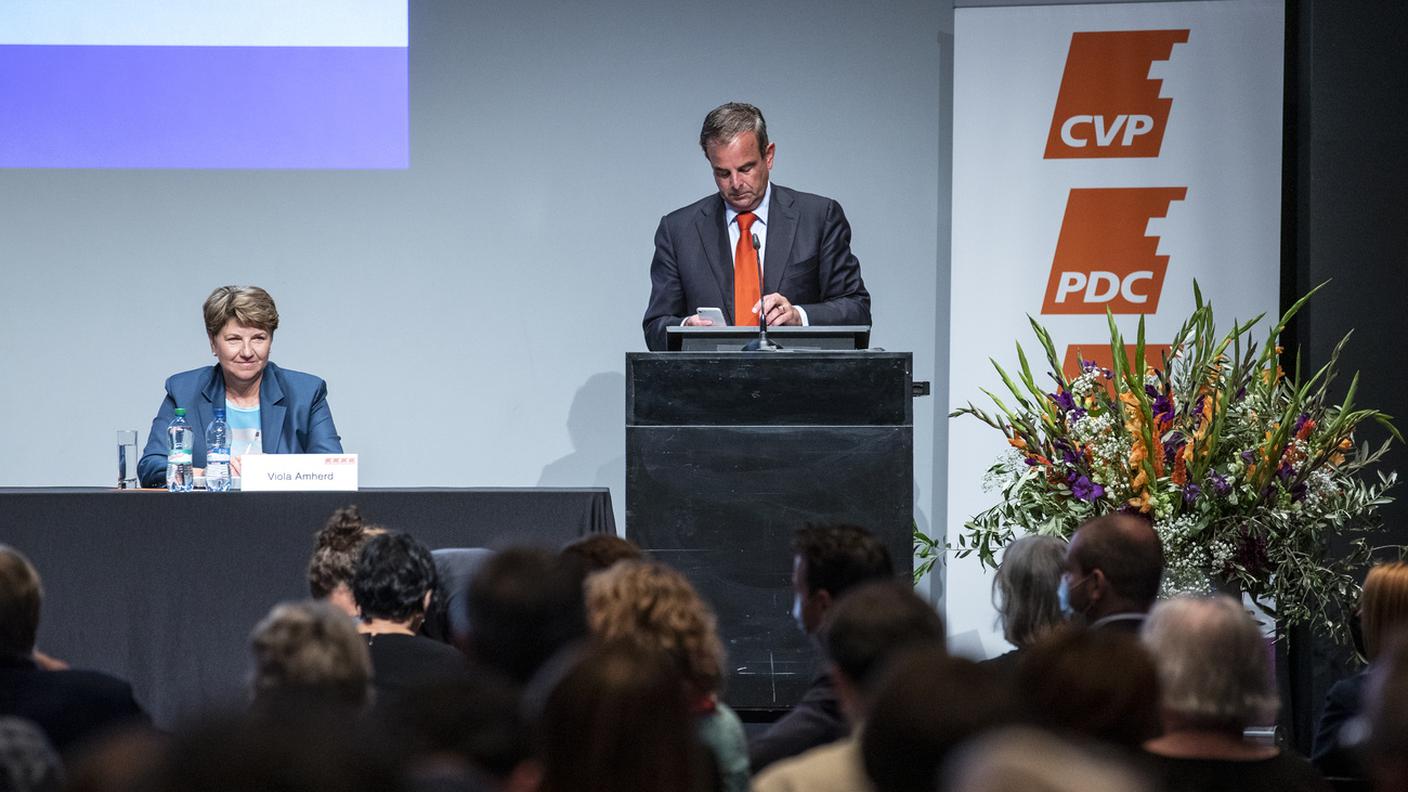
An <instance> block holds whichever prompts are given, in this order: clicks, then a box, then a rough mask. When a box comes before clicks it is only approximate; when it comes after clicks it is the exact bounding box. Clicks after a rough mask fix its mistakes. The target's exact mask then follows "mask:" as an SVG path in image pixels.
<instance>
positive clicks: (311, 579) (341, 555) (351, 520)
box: [308, 506, 386, 599]
mask: <svg viewBox="0 0 1408 792" xmlns="http://www.w3.org/2000/svg"><path fill="white" fill-rule="evenodd" d="M383 533H386V529H385V528H382V527H381V526H378V525H370V524H368V523H366V522H365V521H364V520H363V519H362V511H361V510H360V509H358V508H357V507H356V506H344V507H342V508H340V509H338V510H337V511H335V512H333V513H332V516H331V517H329V518H328V521H327V522H326V523H324V524H323V527H322V528H321V529H319V530H318V533H316V534H314V536H313V557H312V558H310V559H308V593H309V594H311V595H313V599H327V598H328V597H329V596H331V595H332V593H333V591H334V590H336V589H337V587H338V586H339V585H343V586H347V587H348V588H349V589H350V588H351V587H352V573H353V572H354V571H355V570H356V568H357V558H358V557H359V556H361V554H362V545H365V544H366V543H367V540H368V539H370V538H372V537H373V536H376V535H377V534H383Z"/></svg>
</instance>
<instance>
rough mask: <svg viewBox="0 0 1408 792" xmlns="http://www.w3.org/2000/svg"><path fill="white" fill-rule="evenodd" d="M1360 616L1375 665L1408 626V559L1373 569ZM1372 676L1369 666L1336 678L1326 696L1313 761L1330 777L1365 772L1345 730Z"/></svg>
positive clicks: (1368, 653) (1368, 656)
mask: <svg viewBox="0 0 1408 792" xmlns="http://www.w3.org/2000/svg"><path fill="white" fill-rule="evenodd" d="M1359 619H1360V624H1361V625H1362V627H1363V638H1364V656H1365V658H1366V659H1367V660H1368V661H1369V668H1370V669H1372V668H1373V665H1374V663H1375V661H1376V660H1377V659H1378V658H1379V656H1380V655H1382V654H1383V650H1384V647H1385V645H1386V643H1387V639H1388V637H1389V636H1390V635H1392V634H1393V633H1394V632H1395V631H1396V630H1399V629H1402V628H1404V627H1405V626H1408V564H1405V563H1403V562H1402V561H1395V562H1393V563H1389V564H1377V565H1375V566H1374V567H1372V568H1371V569H1370V570H1369V574H1368V576H1367V577H1366V578H1365V579H1364V590H1363V592H1361V593H1360V596H1359ZM1368 678H1369V669H1365V670H1364V671H1361V672H1359V673H1357V674H1355V675H1353V676H1351V677H1349V678H1348V679H1342V680H1340V681H1338V682H1336V683H1335V684H1334V685H1332V686H1331V687H1330V690H1329V692H1328V693H1327V694H1326V695H1325V709H1324V712H1323V713H1322V714H1321V716H1320V723H1319V724H1318V726H1317V727H1316V729H1315V741H1314V744H1313V748H1312V749H1311V752H1310V761H1311V763H1312V764H1314V765H1315V766H1316V767H1317V768H1318V769H1319V770H1320V772H1322V773H1324V774H1325V775H1327V776H1340V777H1356V778H1357V777H1362V776H1363V775H1364V768H1363V765H1362V763H1361V762H1360V760H1359V757H1358V755H1357V753H1356V752H1355V751H1354V750H1353V746H1351V745H1349V744H1348V743H1349V742H1350V741H1348V740H1345V739H1343V738H1342V737H1341V734H1340V732H1341V729H1342V728H1343V727H1344V726H1345V724H1347V723H1349V722H1350V721H1352V720H1353V719H1354V718H1355V717H1356V716H1357V715H1358V714H1359V711H1360V705H1361V702H1362V701H1363V698H1364V686H1365V683H1366V682H1367V681H1368Z"/></svg>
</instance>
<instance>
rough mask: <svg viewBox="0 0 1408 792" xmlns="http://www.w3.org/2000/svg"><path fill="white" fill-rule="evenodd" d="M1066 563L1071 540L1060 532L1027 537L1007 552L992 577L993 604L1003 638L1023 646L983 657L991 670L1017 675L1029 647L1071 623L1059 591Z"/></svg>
mask: <svg viewBox="0 0 1408 792" xmlns="http://www.w3.org/2000/svg"><path fill="white" fill-rule="evenodd" d="M1065 564H1066V542H1065V540H1064V539H1061V538H1060V537H1057V536H1042V535H1034V536H1023V537H1022V538H1020V539H1017V540H1015V541H1013V542H1012V543H1011V544H1009V545H1007V549H1005V550H1003V551H1002V563H1001V564H1000V565H999V566H998V567H997V574H996V575H995V576H993V579H992V603H993V606H994V607H995V608H997V614H998V618H1000V619H1001V620H1002V637H1003V638H1006V639H1007V642H1008V643H1010V644H1012V645H1013V646H1015V647H1017V648H1015V649H1013V650H1012V651H1010V652H1008V653H1006V654H1002V655H998V656H997V657H994V658H992V659H990V660H985V661H983V662H984V664H985V665H986V666H987V667H988V668H989V670H992V671H996V672H997V673H999V674H1002V675H1004V676H1006V677H1011V676H1012V675H1013V674H1015V673H1016V671H1017V662H1018V660H1019V659H1020V658H1021V656H1022V654H1023V653H1024V652H1025V651H1026V649H1027V648H1028V647H1030V646H1031V645H1032V644H1035V643H1036V642H1037V641H1038V640H1040V639H1041V638H1042V637H1043V636H1045V635H1047V634H1048V633H1050V632H1051V631H1052V630H1054V629H1056V628H1057V627H1060V626H1061V625H1062V624H1064V623H1065V617H1063V616H1062V615H1061V601H1060V597H1058V596H1057V594H1056V590H1057V588H1058V587H1059V586H1060V584H1061V573H1062V572H1063V571H1064V570H1065Z"/></svg>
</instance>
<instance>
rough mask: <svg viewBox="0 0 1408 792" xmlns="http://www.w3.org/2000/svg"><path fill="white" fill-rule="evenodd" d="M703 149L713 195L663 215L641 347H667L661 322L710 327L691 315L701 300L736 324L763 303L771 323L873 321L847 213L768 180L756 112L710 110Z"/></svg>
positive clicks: (744, 107)
mask: <svg viewBox="0 0 1408 792" xmlns="http://www.w3.org/2000/svg"><path fill="white" fill-rule="evenodd" d="M699 146H700V147H701V148H703V149H704V156H705V157H706V158H708V160H709V166H710V167H711V168H712V169H713V172H714V182H715V183H716V184H717V185H718V186H719V192H718V194H717V195H710V196H709V197H707V198H704V199H702V200H699V201H696V202H694V203H692V204H690V205H689V206H686V207H684V208H682V209H676V210H675V211H673V212H671V213H669V214H668V215H665V216H664V217H663V218H661V219H660V227H659V228H658V229H657V230H656V232H655V258H654V260H653V261H651V263H650V304H649V305H648V306H647V307H646V309H645V321H644V322H643V324H644V327H645V342H646V346H648V347H649V348H650V349H651V350H652V351H655V352H659V351H663V350H664V349H665V347H666V331H665V328H667V327H671V326H675V325H681V324H683V325H707V324H710V322H709V321H708V320H707V319H704V318H702V317H700V316H698V315H697V314H696V311H697V309H699V308H702V307H710V308H719V309H720V310H721V311H722V312H723V315H724V319H725V321H727V322H728V323H729V324H734V325H751V326H754V327H756V326H757V324H758V315H759V310H760V309H761V313H762V316H763V317H765V319H766V321H767V323H768V326H770V327H771V326H774V325H868V324H870V293H869V292H867V291H866V290H865V282H864V281H863V280H861V276H860V262H859V261H857V260H856V257H855V256H854V255H852V254H851V226H850V224H849V223H847V222H846V215H845V213H844V212H842V211H841V206H840V204H838V203H836V202H835V201H833V200H831V199H830V198H824V197H822V196H820V195H812V194H810V193H804V192H797V191H796V190H790V189H788V188H786V187H783V186H781V185H777V184H772V183H770V182H769V180H768V176H769V174H770V172H771V171H772V161H773V154H774V152H775V149H776V146H775V145H774V144H773V143H771V142H769V140H768V129H767V123H766V122H765V121H764V120H763V114H762V112H761V111H759V110H758V108H756V107H754V106H752V105H749V104H742V103H738V102H730V103H728V104H725V105H721V106H719V107H717V108H715V109H714V110H712V111H710V113H709V115H708V116H706V117H705V118H704V127H703V129H701V130H700V132H699ZM759 265H761V269H762V271H763V274H762V278H763V283H762V284H761V288H760V284H759V283H758V269H759Z"/></svg>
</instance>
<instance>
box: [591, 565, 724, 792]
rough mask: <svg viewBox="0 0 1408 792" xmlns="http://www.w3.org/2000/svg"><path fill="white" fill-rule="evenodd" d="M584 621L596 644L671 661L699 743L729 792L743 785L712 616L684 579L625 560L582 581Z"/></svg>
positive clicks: (657, 567) (721, 651)
mask: <svg viewBox="0 0 1408 792" xmlns="http://www.w3.org/2000/svg"><path fill="white" fill-rule="evenodd" d="M586 594H587V620H588V623H589V624H590V626H591V631H592V634H593V635H594V636H595V637H596V638H597V639H598V640H601V641H620V642H624V643H628V644H631V645H633V646H637V647H640V648H642V649H645V650H649V651H658V652H663V653H664V654H665V655H666V656H668V657H670V658H671V659H672V660H673V661H674V663H675V666H676V668H678V669H679V671H680V675H681V677H682V679H683V681H684V686H685V693H686V696H687V700H688V701H689V705H690V711H691V712H693V713H694V716H695V725H696V727H697V729H698V733H699V739H700V740H701V741H703V743H704V744H705V745H706V746H708V747H709V749H710V750H712V751H713V753H714V758H715V760H716V761H717V763H718V766H719V774H720V776H721V777H722V778H723V781H724V788H725V789H726V790H728V792H742V790H744V789H746V788H747V786H748V743H747V738H746V737H745V736H744V731H743V722H742V721H741V720H739V718H738V715H736V714H735V713H734V712H733V710H732V709H730V708H729V707H728V705H727V704H724V703H723V702H722V701H720V700H719V689H720V687H721V686H722V685H723V681H724V647H723V642H722V641H720V640H719V634H718V630H717V628H716V625H715V619H714V612H713V611H712V610H711V609H710V608H709V606H708V605H707V604H705V602H704V600H703V599H702V598H701V597H700V596H699V593H698V592H696V591H695V590H694V586H692V585H690V583H689V581H688V580H687V579H685V577H684V575H682V574H680V573H679V572H676V571H675V570H673V569H671V568H670V567H667V566H665V565H664V564H659V563H655V562H649V561H623V562H621V563H618V564H616V565H615V566H613V567H611V568H610V569H607V570H605V571H603V572H598V573H596V574H595V575H592V576H591V577H589V578H588V579H587V582H586Z"/></svg>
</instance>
